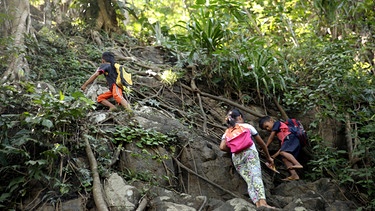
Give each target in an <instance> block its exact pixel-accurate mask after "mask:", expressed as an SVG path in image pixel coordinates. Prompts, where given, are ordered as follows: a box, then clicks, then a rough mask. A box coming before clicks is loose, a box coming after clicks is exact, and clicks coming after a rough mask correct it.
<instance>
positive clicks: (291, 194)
mask: <svg viewBox="0 0 375 211" xmlns="http://www.w3.org/2000/svg"><path fill="white" fill-rule="evenodd" d="M93 89H95V88H94V87H93ZM134 110H135V112H134V115H133V116H132V117H129V116H128V115H126V114H125V113H124V112H118V113H110V112H102V111H95V112H93V113H90V114H89V115H90V119H91V122H90V123H89V124H96V125H101V127H102V128H104V129H105V127H108V128H107V129H108V130H111V128H112V125H111V124H108V122H116V124H120V125H121V127H127V126H128V125H129V124H133V125H134V124H136V125H138V127H140V128H145V129H149V130H155V131H158V132H160V133H163V134H168V133H174V134H175V135H176V139H177V141H178V146H179V147H177V148H175V149H174V150H170V149H167V148H163V147H162V146H157V147H152V148H151V147H146V148H139V147H138V146H137V144H136V141H135V142H133V143H128V144H126V143H125V142H124V145H123V147H124V148H123V150H122V151H121V153H120V155H119V157H118V160H117V161H116V163H115V165H114V167H113V169H116V170H117V171H114V170H113V171H111V172H108V173H107V174H105V175H104V176H103V178H102V179H103V181H102V184H103V190H104V195H105V200H106V203H107V205H108V207H109V208H110V210H137V211H138V210H153V211H164V210H215V211H221V210H223V211H227V210H250V211H251V210H268V209H267V208H260V209H259V208H258V209H257V208H256V207H255V206H254V204H253V203H252V202H251V200H249V198H248V195H247V192H246V183H245V182H244V181H243V179H242V178H241V177H240V176H239V175H238V173H237V172H236V171H235V169H234V168H233V166H232V163H231V159H230V155H229V154H228V153H225V152H222V151H220V149H219V147H218V145H219V140H220V134H221V133H222V132H223V131H221V130H217V131H208V132H207V131H206V132H203V131H202V130H197V129H196V128H194V127H191V125H188V124H186V123H182V121H180V120H178V119H177V117H176V116H175V114H173V113H172V112H168V111H166V110H163V109H157V108H155V107H151V106H147V105H142V103H141V102H139V104H138V106H136V107H135V109H134ZM225 112H226V111H224V110H222V115H225ZM250 122H251V120H250ZM106 125H108V126H106ZM105 145H106V143H103V146H105ZM156 158H158V159H156ZM160 158H162V159H160ZM77 160H78V159H77ZM81 160H84V158H83V159H81ZM262 167H263V169H262V175H263V181H264V184H265V188H266V195H267V201H268V203H269V204H270V205H272V206H274V207H276V208H277V210H327V211H336V210H337V211H339V210H340V211H346V210H348V211H349V210H355V209H356V205H355V204H354V202H351V201H350V200H349V199H348V198H346V196H345V190H344V189H342V188H341V187H340V186H339V185H338V183H337V182H335V181H333V180H330V179H327V178H321V179H319V180H317V181H306V180H304V179H303V178H302V179H301V180H299V181H289V182H282V181H281V180H280V179H281V178H284V177H285V176H286V175H287V174H286V171H285V169H283V166H282V164H281V162H277V167H278V169H279V170H280V172H281V173H280V174H276V173H274V172H273V171H271V170H269V169H267V168H266V167H265V165H264V164H263V163H262ZM122 172H132V173H133V174H139V175H147V177H148V178H151V179H149V180H148V181H147V182H144V181H142V180H136V181H131V180H126V179H125V178H124V177H122V176H121V175H123V174H122ZM302 175H303V174H302ZM39 210H54V208H53V207H52V206H48V205H46V206H44V207H43V208H41V209H39ZM61 210H96V208H95V204H94V203H92V200H90V199H89V200H87V199H84V198H82V197H80V198H77V199H73V200H70V201H67V202H64V203H62V204H61Z"/></svg>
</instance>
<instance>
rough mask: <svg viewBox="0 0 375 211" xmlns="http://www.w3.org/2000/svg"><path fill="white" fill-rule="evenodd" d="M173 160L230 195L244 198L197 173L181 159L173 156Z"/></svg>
mask: <svg viewBox="0 0 375 211" xmlns="http://www.w3.org/2000/svg"><path fill="white" fill-rule="evenodd" d="M173 160H174V161H175V162H176V163H177V165H178V166H179V167H181V168H183V169H185V170H186V171H188V172H189V173H191V174H194V175H195V176H197V177H199V178H200V179H202V180H204V181H206V182H208V183H210V184H211V185H213V186H215V187H217V188H219V189H220V190H222V191H224V192H226V193H229V194H230V195H232V196H233V197H235V198H243V197H240V196H238V195H236V194H235V193H233V192H231V191H229V190H227V189H225V188H223V187H221V186H220V185H218V184H216V183H214V182H212V181H210V180H208V179H207V178H204V177H202V176H201V175H199V174H197V173H196V172H194V171H193V170H191V169H189V168H188V167H186V166H185V165H184V164H182V163H181V162H180V161H178V160H177V159H176V158H175V157H173Z"/></svg>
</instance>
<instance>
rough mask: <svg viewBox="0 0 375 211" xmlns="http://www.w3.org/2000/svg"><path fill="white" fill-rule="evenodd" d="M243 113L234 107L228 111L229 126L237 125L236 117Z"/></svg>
mask: <svg viewBox="0 0 375 211" xmlns="http://www.w3.org/2000/svg"><path fill="white" fill-rule="evenodd" d="M239 116H242V118H243V115H242V113H241V111H240V110H238V109H236V108H234V109H232V110H230V111H229V112H228V118H227V124H228V126H232V127H233V126H235V125H236V118H237V117H239Z"/></svg>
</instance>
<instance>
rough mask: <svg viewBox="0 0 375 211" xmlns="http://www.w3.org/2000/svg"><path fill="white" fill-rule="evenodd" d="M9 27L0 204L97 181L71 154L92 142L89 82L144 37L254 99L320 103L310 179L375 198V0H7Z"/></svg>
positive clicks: (367, 204)
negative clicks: (81, 129)
mask: <svg viewBox="0 0 375 211" xmlns="http://www.w3.org/2000/svg"><path fill="white" fill-rule="evenodd" d="M0 26H1V31H0V34H1V36H0V49H1V51H0V61H1V62H0V74H1V79H0V80H1V89H0V96H1V97H0V104H1V107H0V115H1V118H0V128H1V129H0V137H1V142H0V163H1V165H0V173H1V175H2V180H1V182H0V184H1V185H0V193H1V195H0V207H3V208H8V209H11V208H12V207H15V206H16V205H17V204H18V203H20V199H21V198H22V197H23V196H25V195H27V194H28V193H29V192H30V191H31V190H30V188H29V187H30V186H29V185H28V184H32V183H33V182H34V181H35V180H38V181H43V182H44V184H46V187H48V190H51V191H50V192H49V195H48V196H46V199H45V200H46V201H48V200H49V201H52V202H53V201H58V200H62V199H63V198H64V197H65V196H66V195H68V194H71V193H77V192H90V191H91V188H92V187H91V184H92V178H91V177H90V176H89V172H80V173H79V174H78V173H77V170H76V169H74V168H73V167H72V166H71V165H70V164H69V162H63V161H64V159H66V157H67V156H69V154H70V153H77V152H78V151H79V150H82V146H80V145H76V144H74V142H72V141H70V140H75V139H77V137H75V133H74V131H75V130H76V128H77V126H79V125H81V124H82V122H81V121H82V120H81V119H82V118H83V117H84V116H85V113H86V112H87V111H88V110H89V109H91V108H92V107H93V106H94V102H92V101H91V100H89V99H87V98H85V97H84V96H83V94H82V93H81V92H79V88H80V85H81V84H82V83H83V82H84V81H85V80H86V78H87V74H88V73H89V72H90V71H91V69H92V68H93V66H95V65H93V61H96V62H97V61H98V60H100V52H102V50H103V49H105V48H108V47H110V46H113V45H114V44H115V43H121V44H124V43H136V44H137V45H143V46H147V45H150V46H162V47H163V48H164V49H167V50H168V51H170V52H171V54H173V57H174V58H176V59H175V61H174V65H175V67H176V68H179V70H184V68H186V67H187V66H195V67H196V69H195V70H196V71H195V73H194V74H195V75H194V77H195V80H196V82H197V84H205V86H207V87H210V90H212V93H213V94H216V95H222V96H226V97H227V98H229V99H232V100H235V101H238V102H240V103H241V104H242V105H244V106H246V105H251V104H256V105H260V106H263V107H264V109H265V110H267V107H271V106H272V107H276V106H277V104H279V105H282V106H283V107H284V108H285V110H286V112H288V113H299V114H311V111H313V114H314V117H313V122H312V123H311V124H310V125H308V127H309V137H310V141H311V145H312V147H313V148H312V150H313V154H314V155H315V157H314V159H313V160H311V161H310V163H309V165H310V166H311V169H312V170H311V172H309V173H308V177H309V179H311V180H314V179H317V178H320V177H330V178H333V179H335V180H337V181H339V182H340V184H342V185H345V186H347V187H348V188H349V189H350V190H351V191H352V192H353V193H355V194H354V195H355V196H356V197H357V198H356V200H357V201H358V202H359V203H360V204H361V208H362V209H371V208H375V190H374V186H375V184H374V179H375V178H374V175H375V165H374V164H375V161H374V158H375V152H374V143H375V103H374V100H375V85H374V77H375V2H374V1H373V0H360V1H358V0H330V1H326V0H280V1H275V0H253V1H246V0H237V1H231V0H196V1H192V0H186V1H179V0H155V1H146V0H138V1H131V0H129V1H124V0H110V1H106V0H97V1H90V0H45V1H42V0H0ZM82 38H83V39H82ZM97 38H101V39H97ZM82 70H84V71H82ZM35 81H45V82H47V83H51V84H54V86H55V87H54V88H55V89H56V90H57V93H58V94H55V95H54V94H51V93H50V92H37V91H36V90H37V89H36V83H35ZM225 81H230V82H231V83H225ZM15 84H17V85H15ZM17 87H18V88H17ZM19 87H21V89H20V88H19ZM20 90H22V92H20ZM56 111H58V112H56ZM324 124H330V126H332V127H333V128H335V130H336V131H337V134H338V137H339V138H337V139H336V142H335V143H332V142H329V141H327V137H324V136H322V133H321V131H322V130H323V128H322V126H321V125H324ZM154 136H155V137H157V136H159V135H158V134H156V135H154ZM40 137H43V139H40ZM41 140H43V141H41ZM97 150H100V149H97ZM102 162H104V161H102ZM51 163H61V165H62V166H61V168H53V166H52V165H51ZM72 175H79V176H78V177H79V184H73V182H72V181H69V180H66V177H67V176H72Z"/></svg>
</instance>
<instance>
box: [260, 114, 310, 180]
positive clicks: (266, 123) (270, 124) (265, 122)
mask: <svg viewBox="0 0 375 211" xmlns="http://www.w3.org/2000/svg"><path fill="white" fill-rule="evenodd" d="M259 127H260V128H261V129H263V130H267V131H270V132H271V134H270V136H269V137H268V140H267V143H266V145H267V147H268V146H269V145H270V144H271V143H272V141H273V140H274V138H275V136H277V138H278V139H279V140H280V141H281V148H280V150H279V151H278V152H277V153H276V154H274V155H273V156H272V157H273V158H275V157H277V156H278V155H279V154H280V155H281V156H282V161H283V162H284V164H285V166H286V167H287V169H288V170H289V173H290V176H289V177H287V178H285V179H283V180H284V181H290V180H299V176H298V174H297V172H296V170H295V169H302V168H303V166H302V165H301V164H300V163H299V162H298V160H297V159H296V157H297V156H298V154H299V152H300V150H301V148H302V147H301V145H300V142H299V139H298V137H297V136H296V135H295V134H293V133H291V132H290V131H289V128H288V126H287V125H286V124H285V123H283V122H281V121H274V120H273V119H272V118H271V117H269V116H265V117H262V118H261V119H260V120H259Z"/></svg>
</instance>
